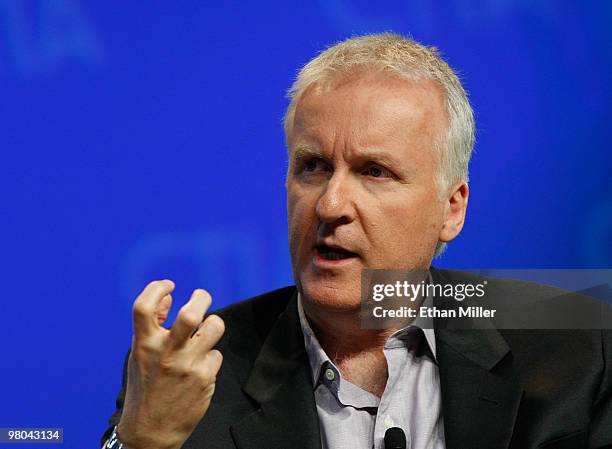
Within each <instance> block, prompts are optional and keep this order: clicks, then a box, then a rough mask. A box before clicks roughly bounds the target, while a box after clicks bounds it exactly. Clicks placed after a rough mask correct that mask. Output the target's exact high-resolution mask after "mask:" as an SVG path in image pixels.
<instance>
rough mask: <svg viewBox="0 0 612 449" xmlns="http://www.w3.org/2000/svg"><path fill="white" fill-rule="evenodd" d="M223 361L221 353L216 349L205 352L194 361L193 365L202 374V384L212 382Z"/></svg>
mask: <svg viewBox="0 0 612 449" xmlns="http://www.w3.org/2000/svg"><path fill="white" fill-rule="evenodd" d="M222 363H223V355H222V354H221V352H219V351H218V350H216V349H213V350H212V351H209V352H207V353H206V354H205V355H204V356H203V357H200V358H199V359H198V360H196V362H195V366H196V367H197V369H198V372H199V373H200V376H202V380H203V383H204V385H210V384H214V383H215V380H216V378H217V374H218V373H219V370H220V369H221V365H222Z"/></svg>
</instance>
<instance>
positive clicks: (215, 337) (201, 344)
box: [192, 315, 225, 354]
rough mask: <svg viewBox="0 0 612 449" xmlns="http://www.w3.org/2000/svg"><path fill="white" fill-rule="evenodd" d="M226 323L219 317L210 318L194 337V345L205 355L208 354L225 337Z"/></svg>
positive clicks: (212, 316)
mask: <svg viewBox="0 0 612 449" xmlns="http://www.w3.org/2000/svg"><path fill="white" fill-rule="evenodd" d="M224 332H225V323H224V322H223V320H222V319H221V317H219V316H218V315H210V316H208V317H207V318H206V319H205V320H204V322H203V323H202V324H201V325H200V327H199V329H198V330H197V331H196V333H195V334H194V335H193V338H192V341H193V344H194V345H196V346H197V348H198V349H197V350H198V351H199V352H201V353H203V354H205V353H208V352H209V351H210V350H211V348H212V347H213V346H215V345H216V344H217V342H218V341H219V340H220V339H221V337H222V336H223V333H224Z"/></svg>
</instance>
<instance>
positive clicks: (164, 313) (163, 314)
mask: <svg viewBox="0 0 612 449" xmlns="http://www.w3.org/2000/svg"><path fill="white" fill-rule="evenodd" d="M171 306H172V296H171V295H166V296H164V297H163V298H162V300H161V301H160V303H159V304H158V305H157V308H156V309H155V315H156V317H157V324H159V325H160V326H161V325H162V324H164V323H165V322H166V318H168V312H169V311H170V307H171Z"/></svg>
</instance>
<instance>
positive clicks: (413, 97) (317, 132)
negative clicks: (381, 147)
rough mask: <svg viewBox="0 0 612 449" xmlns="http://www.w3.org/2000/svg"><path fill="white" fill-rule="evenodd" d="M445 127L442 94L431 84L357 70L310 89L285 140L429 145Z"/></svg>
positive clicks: (296, 109)
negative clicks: (393, 142)
mask: <svg viewBox="0 0 612 449" xmlns="http://www.w3.org/2000/svg"><path fill="white" fill-rule="evenodd" d="M446 123H447V120H446V111H445V106H444V96H443V94H442V90H441V89H440V88H439V87H438V85H437V84H436V83H434V82H433V81H430V80H407V79H403V78H400V77H398V76H395V75H390V74H387V73H383V72H380V71H379V72H358V73H356V74H351V75H343V76H339V77H336V78H335V79H332V80H330V81H327V82H318V83H314V84H312V85H311V86H309V87H308V88H307V89H306V90H305V92H304V93H303V94H302V95H301V97H300V98H299V100H298V102H297V105H296V108H295V115H294V120H293V127H292V130H291V133H290V134H291V135H289V136H288V142H289V145H290V147H291V146H293V145H294V144H295V143H297V141H298V140H299V141H303V140H312V139H316V140H329V139H344V140H347V139H350V140H353V141H355V140H366V141H368V144H376V143H377V142H378V141H390V140H397V139H404V140H406V139H408V140H411V141H414V140H415V139H416V140H418V141H423V140H424V141H427V140H433V139H434V138H435V137H436V136H438V135H439V133H441V132H443V131H444V130H445V129H446ZM319 143H321V142H319ZM420 143H421V144H423V142H420Z"/></svg>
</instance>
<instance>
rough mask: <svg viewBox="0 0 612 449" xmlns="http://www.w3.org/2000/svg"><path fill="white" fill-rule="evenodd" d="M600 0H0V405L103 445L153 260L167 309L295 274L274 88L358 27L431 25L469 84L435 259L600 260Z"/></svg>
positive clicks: (609, 55) (606, 81) (610, 253)
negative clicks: (465, 123) (457, 198)
mask: <svg viewBox="0 0 612 449" xmlns="http://www.w3.org/2000/svg"><path fill="white" fill-rule="evenodd" d="M374 3H376V6H374V5H373V4H374ZM611 5H612V4H611V3H610V2H593V3H590V2H584V1H580V0H576V1H564V2H560V1H559V2H556V1H539V2H538V1H532V0H521V1H514V2H512V1H502V0H497V1H475V0H473V1H464V0H454V1H442V0H438V1H425V0H421V1H416V0H415V1H410V0H404V1H399V2H396V1H379V2H368V1H353V2H349V1H346V0H333V1H330V0H320V1H318V2H312V1H310V2H267V3H266V2H264V3H262V2H251V3H247V2H235V1H234V2H218V3H217V2H215V3H212V2H203V1H194V0H189V1H181V2H168V1H157V2H145V3H142V2H129V1H121V2H120V1H115V0H108V1H104V2H86V1H85V0H48V1H42V0H37V1H34V0H32V1H24V0H21V1H20V0H0V151H1V154H2V176H0V183H1V186H0V187H1V192H2V194H1V195H2V201H1V203H0V204H1V206H0V210H1V211H2V212H1V220H0V229H1V234H0V235H1V238H2V251H3V257H2V270H1V276H2V292H1V295H2V299H1V300H0V314H1V315H0V317H1V319H2V324H1V326H0V328H1V330H0V342H1V343H0V344H1V345H2V352H1V355H2V361H1V362H0V363H1V364H2V383H1V386H0V388H1V389H2V397H1V399H0V427H9V426H46V427H52V426H56V427H64V429H65V434H64V444H63V447H66V448H82V447H95V446H96V445H97V444H98V439H99V437H100V435H101V433H102V431H103V430H104V428H105V426H106V422H107V419H108V416H109V415H110V414H111V413H112V411H113V410H114V398H115V396H116V393H117V392H118V390H119V386H120V377H121V366H122V363H123V358H124V355H125V352H126V350H127V349H128V347H129V343H130V335H131V316H130V309H131V304H132V301H133V299H134V298H135V296H136V295H137V294H138V293H139V291H140V290H141V289H142V287H143V286H144V285H145V284H146V283H147V282H148V281H149V280H152V279H155V278H160V277H169V278H171V279H173V280H175V281H176V283H177V293H176V294H175V295H174V296H175V301H176V303H175V309H176V308H178V306H179V305H180V304H182V303H183V302H185V301H186V300H187V297H188V295H189V293H190V292H191V290H192V289H194V288H196V287H204V288H206V289H208V290H209V291H211V292H212V294H213V297H214V299H215V302H216V306H217V307H219V306H222V305H224V304H228V303H230V302H233V301H236V300H238V299H242V298H245V297H247V296H249V295H252V294H255V293H259V292H262V291H264V290H269V289H273V288H276V287H280V286H283V285H287V284H289V283H291V271H290V266H289V257H288V251H287V245H286V219H285V214H286V210H285V199H284V187H283V176H284V172H285V167H286V156H285V149H284V143H283V133H282V127H281V118H282V116H283V112H284V108H285V107H286V104H287V101H286V99H285V98H284V92H285V91H286V89H287V88H288V87H289V86H290V84H291V81H292V79H293V78H294V76H295V74H296V71H297V69H298V68H299V67H300V66H301V65H302V64H304V63H305V62H306V61H307V60H308V59H309V58H311V57H312V56H313V55H315V54H316V52H317V51H319V50H321V49H322V48H324V47H325V46H326V45H328V44H330V43H331V42H333V41H337V40H340V39H343V38H346V37H348V36H350V35H352V34H360V33H364V32H376V31H385V30H392V31H397V32H401V33H405V34H406V33H410V34H411V35H412V36H413V37H414V38H415V39H417V40H420V41H422V42H424V43H426V44H428V45H435V46H437V47H439V48H441V49H442V51H443V53H444V55H446V57H447V59H448V61H449V62H450V64H451V65H452V66H454V67H456V68H457V69H458V70H459V71H460V72H461V74H462V77H463V79H464V82H465V85H466V86H467V89H468V90H469V92H470V93H471V99H472V102H473V105H474V109H475V111H476V121H477V127H478V133H477V145H476V152H475V154H474V157H473V162H472V165H471V173H472V175H471V197H470V207H469V216H468V220H467V223H466V227H465V229H464V231H463V233H462V234H461V236H460V237H459V238H458V239H457V240H456V241H455V242H453V243H452V244H451V245H450V247H449V250H448V252H447V253H446V255H445V256H444V257H443V258H442V259H441V260H440V261H439V262H438V263H437V265H439V266H445V267H455V268H462V267H463V268H467V267H471V268H475V267H490V268H552V267H555V268H580V267H583V268H587V267H589V268H596V267H599V268H605V267H612V189H611V187H612V177H611V176H610V169H611V168H612V156H611V152H610V142H611V139H610V137H611V136H612V123H611V119H612V114H611V108H610V105H611V100H612V98H611V97H612V91H611V88H610V85H611V82H612V76H611V75H612V49H611V45H610V44H611V43H612V39H611V37H612V28H611V27H610V26H609V24H610V23H611V21H612V6H611ZM20 447H25V446H20Z"/></svg>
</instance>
